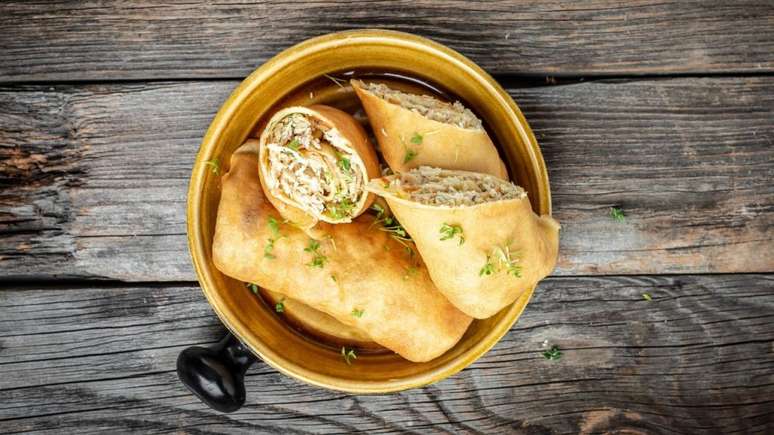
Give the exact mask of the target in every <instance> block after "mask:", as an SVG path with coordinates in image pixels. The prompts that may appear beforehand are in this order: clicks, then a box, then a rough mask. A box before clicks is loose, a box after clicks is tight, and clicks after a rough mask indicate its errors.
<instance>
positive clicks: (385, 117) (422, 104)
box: [351, 80, 508, 180]
mask: <svg viewBox="0 0 774 435" xmlns="http://www.w3.org/2000/svg"><path fill="white" fill-rule="evenodd" d="M351 83H352V87H353V88H354V89H355V92H356V93H357V96H358V97H359V98H360V101H361V103H363V107H364V108H365V111H366V113H367V114H368V119H369V120H370V122H371V126H372V127H373V130H374V136H376V140H377V141H378V142H379V147H380V148H381V151H382V155H383V156H384V160H385V161H386V162H387V164H388V165H389V166H390V169H392V170H393V172H397V173H400V172H405V171H407V170H409V169H411V168H416V167H418V166H434V167H438V168H444V169H459V170H465V171H474V172H482V173H485V174H491V175H494V176H495V177H499V178H502V179H504V180H507V179H508V172H507V171H506V169H505V164H503V162H502V160H500V156H499V155H498V154H497V149H496V148H495V146H494V144H493V143H492V140H491V139H490V138H489V135H488V134H487V133H486V130H484V127H483V125H482V124H481V120H479V119H478V118H477V117H476V115H474V114H473V112H471V111H470V110H469V109H467V108H465V107H464V106H463V105H462V104H461V103H460V102H458V101H456V102H454V103H453V104H450V103H446V102H443V101H441V100H439V99H437V98H434V97H431V96H429V95H416V94H409V93H405V92H401V91H398V90H395V89H391V88H389V87H388V86H386V85H384V84H382V83H376V82H362V81H359V80H352V81H351Z"/></svg>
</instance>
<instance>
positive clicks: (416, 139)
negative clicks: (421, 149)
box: [411, 132, 422, 145]
mask: <svg viewBox="0 0 774 435" xmlns="http://www.w3.org/2000/svg"><path fill="white" fill-rule="evenodd" d="M411 143H413V144H414V145H419V144H421V143H422V135H421V134H419V133H417V132H414V135H413V136H411Z"/></svg>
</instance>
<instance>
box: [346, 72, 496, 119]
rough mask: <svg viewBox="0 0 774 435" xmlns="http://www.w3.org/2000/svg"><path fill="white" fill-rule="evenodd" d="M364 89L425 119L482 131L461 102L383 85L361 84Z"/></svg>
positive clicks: (474, 117)
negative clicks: (448, 101)
mask: <svg viewBox="0 0 774 435" xmlns="http://www.w3.org/2000/svg"><path fill="white" fill-rule="evenodd" d="M361 85H362V86H363V88H364V89H365V90H367V91H369V92H371V93H372V94H374V95H376V96H377V97H379V98H381V99H383V100H386V101H388V102H390V103H393V104H397V105H399V106H401V107H403V108H404V109H408V110H411V111H412V112H415V113H418V114H420V115H422V116H424V117H425V118H428V119H432V120H433V121H438V122H442V123H444V124H452V125H456V126H457V127H460V128H467V129H473V130H480V129H481V128H482V127H481V120H480V119H478V118H477V117H476V115H474V114H473V112H471V111H470V109H468V108H466V107H465V106H463V105H462V103H460V102H459V101H455V102H454V103H447V102H444V101H441V100H439V99H437V98H434V97H431V96H429V95H417V94H409V93H406V92H401V91H399V90H396V89H391V88H390V87H388V86H387V85H384V84H382V83H373V82H369V83H365V82H363V83H361Z"/></svg>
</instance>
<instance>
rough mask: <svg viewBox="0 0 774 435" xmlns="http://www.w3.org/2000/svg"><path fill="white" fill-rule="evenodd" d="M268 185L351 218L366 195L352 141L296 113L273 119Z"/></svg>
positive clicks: (322, 212)
mask: <svg viewBox="0 0 774 435" xmlns="http://www.w3.org/2000/svg"><path fill="white" fill-rule="evenodd" d="M266 149H267V151H268V163H269V164H268V166H269V181H268V183H269V185H270V187H271V188H279V189H280V190H281V191H282V193H283V194H284V195H285V196H287V197H288V198H290V199H291V200H293V201H294V202H296V203H297V204H300V205H301V206H303V207H307V208H308V209H309V210H310V211H312V212H313V213H314V214H316V215H317V216H326V217H328V218H331V219H334V220H341V219H347V218H350V217H351V216H352V213H353V212H354V211H355V210H354V208H355V206H356V204H358V202H359V201H360V200H361V198H362V196H363V195H365V191H364V180H363V176H362V171H359V170H356V165H359V164H360V163H359V161H358V159H356V158H354V156H353V154H352V153H351V152H350V151H349V147H348V142H347V140H346V139H345V138H344V137H342V136H341V134H340V133H339V132H338V131H337V130H336V129H333V128H329V127H328V126H325V125H323V124H322V123H321V122H319V121H318V120H316V119H314V118H310V117H309V116H307V115H305V114H301V113H294V114H290V115H288V116H286V117H285V118H282V119H281V120H280V121H278V122H277V123H275V124H274V126H273V127H272V130H271V132H270V136H269V140H268V143H267V145H266Z"/></svg>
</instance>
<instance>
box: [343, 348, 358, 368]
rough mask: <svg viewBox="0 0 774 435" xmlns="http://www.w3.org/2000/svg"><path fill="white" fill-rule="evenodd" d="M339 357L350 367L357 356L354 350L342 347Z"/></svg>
mask: <svg viewBox="0 0 774 435" xmlns="http://www.w3.org/2000/svg"><path fill="white" fill-rule="evenodd" d="M341 357H342V358H344V362H346V363H347V365H348V366H351V365H352V360H353V359H357V354H356V353H355V349H349V350H347V348H346V347H342V348H341Z"/></svg>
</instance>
